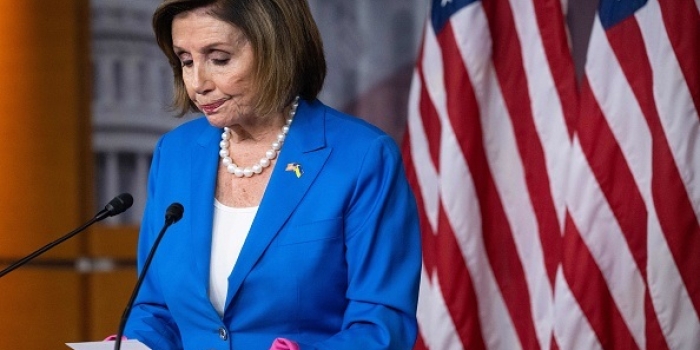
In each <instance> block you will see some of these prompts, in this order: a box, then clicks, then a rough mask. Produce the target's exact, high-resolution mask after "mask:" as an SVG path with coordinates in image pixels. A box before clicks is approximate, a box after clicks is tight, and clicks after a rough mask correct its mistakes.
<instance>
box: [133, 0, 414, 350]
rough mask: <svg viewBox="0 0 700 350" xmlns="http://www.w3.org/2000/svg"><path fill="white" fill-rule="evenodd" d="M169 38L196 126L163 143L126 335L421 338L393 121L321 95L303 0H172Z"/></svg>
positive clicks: (160, 344) (157, 21)
mask: <svg viewBox="0 0 700 350" xmlns="http://www.w3.org/2000/svg"><path fill="white" fill-rule="evenodd" d="M153 25H154V29H155V32H156V37H157V40H158V44H159V45H160V47H161V49H162V50H163V51H164V52H165V54H166V55H167V56H168V59H169V60H170V63H171V65H172V68H173V72H174V76H175V101H174V102H175V106H176V107H177V108H178V110H179V112H180V114H181V115H183V114H185V113H187V112H188V111H201V112H202V113H203V114H204V116H203V117H201V118H196V119H194V120H192V121H189V122H187V123H184V124H183V125H182V126H180V127H178V128H176V129H175V130H173V131H171V132H169V133H167V134H166V135H164V136H163V137H162V138H161V140H160V141H159V142H158V144H157V146H156V149H155V152H154V157H153V163H152V167H151V173H150V177H149V183H148V188H149V190H148V199H147V205H146V210H145V214H144V219H143V223H142V226H141V232H140V239H139V254H138V257H139V269H141V268H142V265H143V262H144V259H145V258H146V256H147V254H148V252H149V250H150V248H151V246H152V245H153V243H154V240H155V238H156V236H157V234H158V232H159V230H160V228H161V227H162V225H163V213H164V212H165V210H166V208H167V207H168V206H169V205H170V204H171V203H173V202H179V203H182V204H183V205H184V207H185V215H184V217H183V218H182V220H181V221H180V222H178V223H177V224H176V225H174V226H172V227H171V228H170V230H169V232H168V233H167V234H166V235H165V237H164V238H163V240H162V242H161V244H160V246H159V248H158V252H157V253H156V255H155V258H154V260H153V264H152V265H151V269H150V270H149V272H148V274H147V275H146V278H145V280H144V283H143V285H142V289H141V292H140V294H139V296H138V298H137V299H136V303H135V305H134V308H133V309H132V313H131V317H130V318H129V320H128V323H127V328H126V332H125V334H126V335H127V336H128V337H129V338H136V339H139V340H141V341H142V342H144V343H146V344H147V345H149V346H150V347H151V348H153V349H182V348H184V349H246V350H249V349H268V348H270V347H271V346H272V347H273V348H300V349H335V350H338V349H353V350H357V349H411V348H412V346H413V343H414V341H415V337H416V332H417V326H416V319H415V311H416V302H417V294H418V281H419V276H420V268H421V261H420V258H421V255H420V235H419V230H418V219H417V214H416V209H415V202H414V198H413V196H412V194H411V191H410V189H409V186H408V184H407V182H406V179H405V175H404V171H403V168H402V163H401V156H400V152H399V151H398V149H397V147H396V145H395V143H394V142H393V140H392V139H391V138H390V137H388V136H387V135H386V134H384V133H383V132H382V131H380V130H379V129H377V128H375V127H373V126H371V125H369V124H368V123H366V122H363V121H362V120H360V119H357V118H355V117H352V116H348V115H345V114H342V113H340V112H338V111H336V110H334V109H331V108H329V107H327V106H325V105H324V104H322V103H321V102H320V101H318V100H317V99H316V96H317V94H318V92H319V91H320V90H321V87H322V85H323V80H324V78H325V73H326V65H325V58H324V54H323V47H322V44H321V38H320V35H319V33H318V29H317V28H316V24H315V23H314V20H313V18H312V16H311V13H310V11H309V8H308V5H307V3H306V1H305V0H209V1H207V0H167V1H164V2H163V3H162V4H161V5H160V6H159V8H158V9H157V10H156V12H155V14H154V17H153Z"/></svg>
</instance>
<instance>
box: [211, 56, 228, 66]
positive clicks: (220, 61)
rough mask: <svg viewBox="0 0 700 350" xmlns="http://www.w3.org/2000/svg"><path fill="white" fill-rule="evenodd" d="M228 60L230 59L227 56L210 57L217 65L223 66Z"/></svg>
mask: <svg viewBox="0 0 700 350" xmlns="http://www.w3.org/2000/svg"><path fill="white" fill-rule="evenodd" d="M229 61H230V59H228V58H214V59H212V62H214V64H215V65H217V66H225V65H226V64H227V63H228V62H229Z"/></svg>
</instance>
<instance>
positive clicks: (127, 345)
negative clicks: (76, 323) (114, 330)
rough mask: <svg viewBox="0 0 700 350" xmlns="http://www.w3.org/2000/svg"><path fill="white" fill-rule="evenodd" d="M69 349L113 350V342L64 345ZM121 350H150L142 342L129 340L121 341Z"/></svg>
mask: <svg viewBox="0 0 700 350" xmlns="http://www.w3.org/2000/svg"><path fill="white" fill-rule="evenodd" d="M66 345H68V346H69V347H70V348H71V349H75V350H114V340H110V341H95V342H85V343H66ZM121 350H151V348H149V347H148V346H146V345H144V344H143V343H142V342H140V341H138V340H135V339H129V340H124V341H122V344H121Z"/></svg>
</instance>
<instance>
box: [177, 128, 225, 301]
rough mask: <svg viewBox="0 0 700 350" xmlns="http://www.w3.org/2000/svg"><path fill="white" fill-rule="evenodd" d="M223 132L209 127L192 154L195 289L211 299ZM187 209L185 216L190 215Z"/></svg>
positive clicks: (191, 185)
mask: <svg viewBox="0 0 700 350" xmlns="http://www.w3.org/2000/svg"><path fill="white" fill-rule="evenodd" d="M220 135H221V130H219V129H217V128H214V127H211V126H207V127H206V128H205V131H204V132H203V133H202V134H201V135H200V137H199V138H198V139H197V144H196V145H195V147H194V148H193V151H192V153H191V157H192V161H191V163H190V164H191V169H190V184H189V186H190V193H191V196H192V197H191V200H190V203H189V208H190V210H191V212H195V211H196V212H197V215H192V220H191V221H190V222H191V227H190V229H189V231H188V232H189V233H190V242H191V245H190V247H192V249H193V254H192V255H191V257H193V258H194V268H195V276H194V277H195V279H194V281H193V282H194V283H195V284H196V285H197V287H196V288H200V289H201V291H203V293H204V295H209V264H210V262H211V240H212V236H211V231H212V227H213V219H214V195H215V194H214V190H215V186H216V175H217V174H216V172H217V169H218V161H219V153H218V147H219V141H220V138H219V136H220ZM187 207H188V206H187V205H186V206H185V215H187Z"/></svg>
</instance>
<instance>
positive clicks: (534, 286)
mask: <svg viewBox="0 0 700 350" xmlns="http://www.w3.org/2000/svg"><path fill="white" fill-rule="evenodd" d="M452 23H453V25H454V27H455V36H456V40H457V43H459V49H460V53H461V55H462V58H463V59H464V64H465V66H466V68H467V70H468V72H469V74H470V76H471V77H474V78H472V79H471V82H472V86H477V87H489V89H488V90H486V89H484V88H479V89H475V93H476V97H477V100H478V103H479V107H480V114H481V123H482V127H483V138H484V143H485V144H484V146H485V151H486V155H487V159H488V161H489V168H490V169H491V174H492V176H493V178H494V181H495V183H496V187H497V190H498V193H499V197H500V198H501V204H502V205H503V208H504V210H505V214H506V216H507V217H508V221H509V223H510V227H511V230H512V235H513V238H514V240H515V244H516V248H517V250H518V257H519V258H520V260H521V262H522V266H523V269H524V273H525V276H524V277H525V279H526V281H527V287H528V293H529V296H530V299H531V300H530V302H531V304H530V310H532V312H533V320H532V322H533V323H534V325H535V330H536V333H537V338H538V341H539V344H540V347H541V348H544V349H548V348H549V342H550V340H551V334H552V314H553V295H552V286H551V285H550V283H549V279H548V276H547V271H546V270H545V266H544V263H543V262H544V253H543V251H542V247H541V241H540V237H539V229H538V224H537V221H536V218H535V215H534V208H533V207H532V203H531V201H530V197H529V194H528V188H527V184H526V183H525V181H524V180H525V175H524V170H523V165H522V160H521V159H520V153H519V151H518V147H517V144H516V140H515V135H514V133H513V127H512V124H511V119H510V117H509V114H508V111H507V110H506V107H505V102H504V100H503V96H502V95H501V90H500V88H499V87H498V79H497V77H496V73H495V70H494V66H493V64H492V61H491V56H490V55H485V54H484V53H486V52H490V43H491V40H490V34H489V32H488V24H487V23H486V18H485V16H484V14H483V12H481V8H480V7H475V10H474V11H464V12H461V13H459V14H457V15H455V16H453V20H452Z"/></svg>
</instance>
